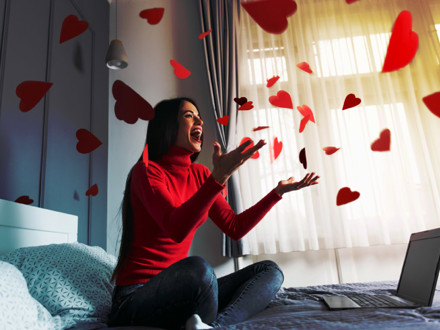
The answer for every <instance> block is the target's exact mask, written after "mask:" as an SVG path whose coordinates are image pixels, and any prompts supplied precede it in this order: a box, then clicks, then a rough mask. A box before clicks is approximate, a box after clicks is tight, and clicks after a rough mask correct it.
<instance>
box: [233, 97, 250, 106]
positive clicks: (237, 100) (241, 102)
mask: <svg viewBox="0 0 440 330" xmlns="http://www.w3.org/2000/svg"><path fill="white" fill-rule="evenodd" d="M247 101H248V100H247V98H245V97H240V98H238V97H235V98H234V102H235V103H237V104H238V105H243V104H245V103H246V102H247Z"/></svg>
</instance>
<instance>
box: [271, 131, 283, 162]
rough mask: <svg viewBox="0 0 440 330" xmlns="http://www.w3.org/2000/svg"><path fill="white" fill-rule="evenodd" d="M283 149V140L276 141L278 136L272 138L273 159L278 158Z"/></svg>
mask: <svg viewBox="0 0 440 330" xmlns="http://www.w3.org/2000/svg"><path fill="white" fill-rule="evenodd" d="M281 150H283V141H278V138H277V137H275V138H274V139H273V161H274V160H275V159H277V158H278V156H279V155H280V153H281Z"/></svg>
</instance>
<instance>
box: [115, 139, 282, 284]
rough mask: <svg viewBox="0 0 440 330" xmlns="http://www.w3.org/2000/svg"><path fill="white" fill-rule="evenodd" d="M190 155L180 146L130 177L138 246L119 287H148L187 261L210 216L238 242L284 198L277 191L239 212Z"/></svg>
mask: <svg viewBox="0 0 440 330" xmlns="http://www.w3.org/2000/svg"><path fill="white" fill-rule="evenodd" d="M191 154H192V153H191V152H189V151H187V150H185V149H183V148H179V147H176V146H173V147H171V149H170V152H169V153H168V154H167V155H165V156H164V157H162V159H161V160H160V161H157V162H154V161H150V162H149V164H148V168H146V167H145V165H144V163H143V162H142V161H140V162H138V163H137V164H136V165H135V166H134V168H133V172H132V178H131V190H130V192H131V204H132V207H133V218H134V219H133V221H134V230H133V235H134V236H133V242H132V245H131V248H130V251H129V256H128V258H127V259H126V260H125V262H124V265H123V268H122V269H121V271H120V273H119V275H118V277H117V279H116V284H117V285H130V284H137V283H145V282H147V281H148V280H149V279H150V278H152V277H153V276H154V275H157V274H158V273H160V272H161V271H162V270H164V269H165V268H167V267H169V266H170V265H172V264H173V263H175V262H177V261H179V260H181V259H183V258H186V257H187V256H188V251H189V248H190V246H191V242H192V240H193V237H194V234H195V232H196V230H197V228H199V227H200V226H201V225H202V224H203V223H204V222H205V221H206V218H207V217H208V216H209V217H210V218H211V219H212V220H213V221H214V223H215V224H216V225H217V226H218V227H219V228H220V229H221V230H222V231H223V232H224V233H225V234H226V235H228V236H229V237H231V238H232V239H234V240H238V239H240V238H242V237H243V236H244V235H246V233H248V232H249V231H250V230H251V229H252V228H253V227H254V226H255V225H256V224H257V223H258V222H259V221H260V220H261V219H262V218H263V217H264V215H265V214H266V213H267V212H268V211H269V210H270V209H271V208H272V207H273V206H274V205H275V204H276V203H277V202H278V201H279V200H280V199H281V197H280V196H279V195H278V194H277V193H276V192H275V191H274V190H272V191H271V192H270V193H269V194H267V195H266V196H265V197H264V198H263V199H262V200H260V201H259V202H258V203H257V204H255V205H254V206H252V207H250V208H249V209H247V210H246V211H244V212H242V213H240V214H235V213H234V211H233V210H232V209H231V207H230V206H229V204H228V203H227V202H226V200H225V198H224V197H223V196H222V195H221V194H220V192H221V191H222V190H223V188H224V186H222V185H221V184H219V183H218V182H217V181H216V180H215V179H214V178H213V177H212V176H211V173H210V171H209V169H208V168H207V167H206V166H203V165H201V164H194V163H191V159H190V156H191Z"/></svg>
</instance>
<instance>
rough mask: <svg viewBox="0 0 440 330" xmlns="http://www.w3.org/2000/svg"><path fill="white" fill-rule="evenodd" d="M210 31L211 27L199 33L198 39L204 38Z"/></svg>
mask: <svg viewBox="0 0 440 330" xmlns="http://www.w3.org/2000/svg"><path fill="white" fill-rule="evenodd" d="M211 32H212V29H211V30H209V31H206V32H203V33H200V34H199V39H203V38H205V37H206V36H207V35H208V34H210V33H211Z"/></svg>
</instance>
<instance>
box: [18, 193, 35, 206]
mask: <svg viewBox="0 0 440 330" xmlns="http://www.w3.org/2000/svg"><path fill="white" fill-rule="evenodd" d="M15 202H16V203H20V204H26V205H29V204H32V203H33V202H34V200H33V199H30V198H29V196H28V195H24V196H20V197H18V198H17V199H16V200H15Z"/></svg>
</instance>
